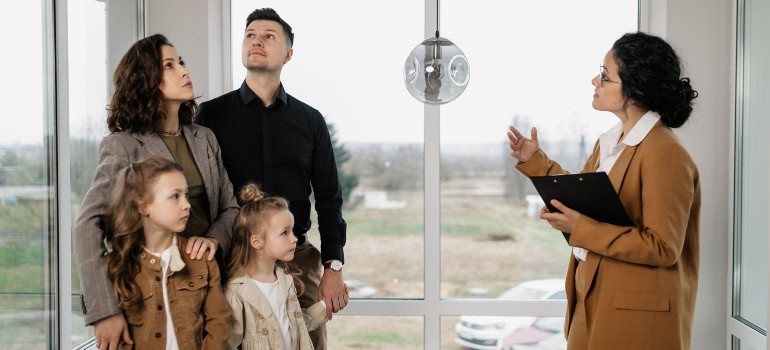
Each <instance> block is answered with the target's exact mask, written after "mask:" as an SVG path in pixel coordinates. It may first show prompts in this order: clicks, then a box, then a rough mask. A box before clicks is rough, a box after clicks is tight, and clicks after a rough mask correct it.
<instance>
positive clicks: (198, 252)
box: [186, 237, 219, 261]
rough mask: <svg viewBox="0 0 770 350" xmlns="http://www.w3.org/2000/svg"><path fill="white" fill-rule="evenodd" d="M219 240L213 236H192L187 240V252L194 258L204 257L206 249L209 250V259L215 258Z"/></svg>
mask: <svg viewBox="0 0 770 350" xmlns="http://www.w3.org/2000/svg"><path fill="white" fill-rule="evenodd" d="M218 246H219V242H217V240H216V239H215V238H211V237H190V239H188V240H187V249H186V250H187V254H189V255H190V258H192V259H194V260H200V259H203V255H205V254H206V251H207V250H208V252H209V257H208V260H209V261H211V260H214V255H215V254H216V252H217V247H218Z"/></svg>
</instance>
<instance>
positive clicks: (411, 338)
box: [310, 196, 570, 350]
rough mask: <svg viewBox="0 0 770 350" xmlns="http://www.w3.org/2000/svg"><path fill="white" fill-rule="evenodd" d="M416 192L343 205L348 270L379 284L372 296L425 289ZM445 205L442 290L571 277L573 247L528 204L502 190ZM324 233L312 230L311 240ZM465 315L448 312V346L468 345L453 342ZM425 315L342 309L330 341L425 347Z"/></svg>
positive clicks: (450, 292) (472, 294)
mask: <svg viewBox="0 0 770 350" xmlns="http://www.w3.org/2000/svg"><path fill="white" fill-rule="evenodd" d="M393 198H394V200H401V199H403V198H405V197H398V196H394V197H393ZM407 198H408V197H407ZM409 199H410V200H409V201H408V202H409V205H408V206H407V207H406V208H403V209H401V210H371V209H366V208H356V209H354V210H351V211H349V212H346V213H344V215H345V219H346V221H347V222H348V239H347V244H346V246H345V258H346V262H345V269H344V270H343V272H344V276H345V279H346V280H356V281H360V282H363V284H365V285H366V286H369V287H371V288H373V289H374V290H375V292H374V294H373V295H371V296H369V297H372V298H422V297H423V296H424V291H423V275H424V269H423V266H424V257H423V252H424V244H425V242H424V238H423V229H422V221H423V217H422V215H423V208H422V202H421V199H420V198H414V197H412V198H409ZM441 213H442V220H441V231H442V235H441V239H440V241H439V242H435V244H440V245H441V297H442V298H495V297H497V296H498V295H500V294H501V293H502V292H504V291H506V290H508V289H510V288H511V287H513V286H515V285H517V284H519V283H521V282H524V281H528V280H533V279H543V278H559V279H563V278H564V276H565V273H566V267H567V262H568V257H569V253H570V249H569V247H568V246H567V245H566V244H565V242H564V239H563V238H562V235H561V234H560V233H559V232H556V231H554V230H553V229H551V228H550V227H549V226H548V225H547V224H545V223H543V222H542V221H541V220H538V219H531V218H528V217H527V216H526V208H525V207H524V206H523V205H521V204H517V203H511V202H509V201H506V200H505V199H504V198H502V197H499V196H488V197H485V198H481V199H480V198H479V197H478V196H472V197H464V196H451V197H443V198H442V210H441ZM317 238H318V236H317V234H314V233H312V232H311V233H310V239H311V242H313V243H314V244H318V242H317ZM429 244H430V243H429ZM458 319H459V316H443V317H442V318H441V348H442V349H463V348H462V347H460V346H459V345H456V344H455V343H454V338H455V331H454V326H455V323H457V320H458ZM423 323H424V320H423V318H422V317H385V316H381V317H380V316H340V317H335V318H334V319H333V320H332V322H331V323H329V324H328V326H327V329H328V332H329V340H330V345H333V346H332V347H330V349H342V350H347V349H422V344H423V329H424V324H423Z"/></svg>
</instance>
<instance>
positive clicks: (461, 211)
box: [441, 0, 638, 299]
mask: <svg viewBox="0 0 770 350" xmlns="http://www.w3.org/2000/svg"><path fill="white" fill-rule="evenodd" d="M553 8H559V9H560V10H559V11H553V10H552V9H553ZM441 10H442V14H441V36H443V37H446V38H448V39H449V40H451V41H453V42H454V43H455V44H456V45H458V46H459V47H460V49H462V50H463V51H464V52H465V55H466V56H467V58H468V61H469V63H470V67H471V68H470V71H471V78H470V82H469V85H468V87H467V88H466V90H465V92H464V94H463V95H462V96H460V97H459V98H458V99H457V100H455V101H453V102H451V103H449V104H447V105H444V106H442V107H441V249H442V252H441V270H442V274H441V276H442V289H441V295H442V297H445V298H495V297H498V296H500V295H501V294H502V293H503V292H505V291H506V290H509V289H510V288H513V287H515V286H517V285H519V284H520V283H522V282H526V281H538V283H545V284H548V283H552V282H553V281H562V283H561V284H562V286H563V279H564V277H565V276H566V267H567V263H568V258H569V254H570V248H569V246H567V244H565V242H564V238H562V235H561V234H560V233H559V232H557V231H554V230H553V229H551V227H550V226H549V225H548V224H547V223H546V222H543V221H542V220H540V219H539V218H538V212H539V209H540V207H541V206H542V202H540V200H539V197H538V196H537V193H536V192H535V190H534V188H533V187H532V185H531V183H530V182H529V180H528V179H527V178H526V177H524V176H523V175H521V174H520V173H519V172H518V171H516V169H515V168H514V165H515V160H514V159H512V158H511V157H509V156H508V151H509V149H508V144H507V141H508V139H507V137H506V136H505V133H506V131H507V128H508V125H515V126H516V127H517V128H519V129H520V130H527V132H528V130H529V129H530V128H531V127H533V126H536V127H538V136H539V138H540V140H541V148H542V149H543V150H544V151H545V152H546V153H547V154H548V155H549V156H550V157H551V158H552V159H554V160H557V161H559V162H560V163H561V164H562V166H563V167H565V168H566V169H569V170H570V171H573V172H575V171H579V170H580V169H581V168H582V163H583V162H584V161H585V160H586V158H587V156H588V154H589V153H590V152H591V149H592V145H593V143H594V141H595V140H596V139H597V138H598V136H599V135H600V134H601V133H602V132H604V131H606V130H607V129H609V128H610V127H611V126H612V125H614V124H615V123H617V122H618V120H617V118H616V117H615V116H614V115H612V114H610V113H601V112H597V111H594V110H593V109H592V108H591V96H592V94H593V86H592V85H591V79H592V78H593V77H594V76H596V70H597V69H598V68H597V67H598V66H599V65H600V64H601V62H602V60H603V59H604V55H605V53H606V52H607V51H608V50H609V49H610V47H611V46H612V43H613V42H614V41H615V40H616V39H617V38H619V37H620V36H621V35H622V34H623V33H626V32H630V31H635V30H636V26H637V17H638V16H637V1H632V0H624V1H616V0H602V1H592V2H581V1H569V0H559V1H556V2H553V1H549V2H540V1H529V2H520V1H491V0H483V1H481V2H477V3H474V6H466V4H464V3H461V2H446V3H442V9H441ZM474 18H476V19H480V20H478V21H472V23H469V22H468V21H469V19H474ZM586 18H596V20H595V21H590V20H588V21H587V20H586ZM533 28H543V30H537V29H535V30H533ZM585 38H591V39H590V40H586V39H585ZM565 52H568V55H567V56H565ZM480 252H483V253H482V254H480ZM482 256H483V258H482ZM520 298H527V299H530V298H534V299H540V298H539V297H537V296H535V295H529V294H522V295H521V296H520Z"/></svg>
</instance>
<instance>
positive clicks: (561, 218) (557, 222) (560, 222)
mask: <svg viewBox="0 0 770 350" xmlns="http://www.w3.org/2000/svg"><path fill="white" fill-rule="evenodd" d="M551 205H553V206H554V207H556V209H558V210H559V211H560V212H561V213H551V212H549V211H548V208H547V207H545V206H543V208H542V209H540V218H541V219H543V220H546V221H548V223H549V224H551V227H553V228H555V229H557V230H559V231H561V232H565V233H572V231H573V230H575V226H576V225H577V222H578V220H579V219H580V216H581V215H582V214H580V213H578V212H576V211H574V210H572V209H570V208H567V207H566V206H564V204H561V202H559V201H557V200H555V199H552V200H551Z"/></svg>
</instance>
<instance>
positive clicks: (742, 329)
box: [727, 0, 770, 350]
mask: <svg viewBox="0 0 770 350" xmlns="http://www.w3.org/2000/svg"><path fill="white" fill-rule="evenodd" d="M732 21H733V22H732V23H733V26H732V27H733V29H734V32H733V40H732V46H733V52H734V55H733V57H732V63H733V64H732V65H731V66H732V67H734V70H733V71H732V72H731V76H730V84H731V86H732V90H731V94H730V95H731V106H732V107H733V111H734V118H731V125H730V136H731V138H730V147H731V148H730V157H731V158H730V164H731V168H730V170H731V171H730V184H732V186H731V187H730V196H729V197H728V198H731V201H730V210H729V212H730V218H729V227H730V228H731V230H730V232H731V234H730V244H729V246H728V259H727V262H728V264H729V267H730V268H728V273H729V276H728V282H729V284H728V285H729V287H728V300H727V311H728V314H727V335H728V339H727V341H728V344H727V346H728V349H747V346H748V347H751V348H753V349H767V350H770V343H768V342H767V336H766V334H765V333H766V332H763V331H762V330H760V329H758V328H756V326H753V325H749V324H747V321H744V320H742V318H741V317H740V316H739V315H738V311H739V310H740V303H741V288H742V287H741V278H742V276H741V254H742V252H741V251H740V247H741V246H742V244H741V239H742V236H743V232H742V228H741V226H742V212H741V203H742V199H741V198H742V194H743V192H744V191H745V190H746V189H745V188H744V187H743V186H742V171H743V166H742V162H743V120H744V118H745V114H744V103H743V100H744V98H745V96H747V94H748V93H749V91H748V89H749V86H748V84H746V80H745V78H746V77H748V76H749V75H750V74H751V72H750V71H749V67H748V64H747V62H746V59H747V55H746V50H749V49H750V48H749V47H746V46H745V40H746V35H747V33H746V32H745V29H746V24H747V23H746V1H745V0H736V1H733V4H732ZM768 161H769V162H770V160H768ZM768 181H770V179H768ZM767 195H768V196H770V193H768V194H767ZM768 253H769V254H770V246H768ZM767 270H768V276H770V266H768V269H767ZM768 280H770V278H769V279H768ZM767 315H768V319H770V305H769V306H768V310H767Z"/></svg>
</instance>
